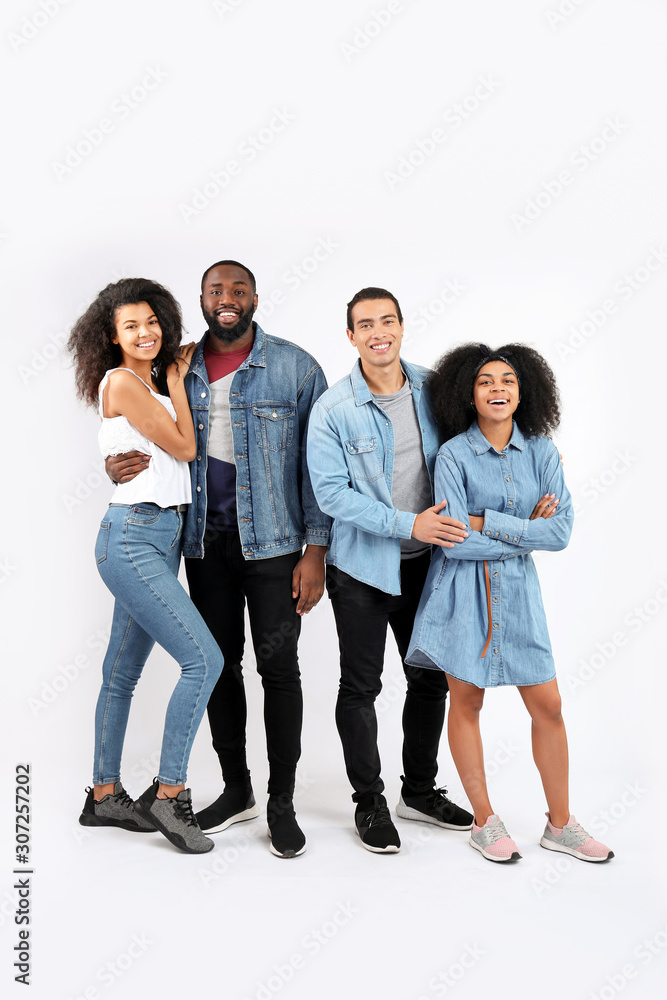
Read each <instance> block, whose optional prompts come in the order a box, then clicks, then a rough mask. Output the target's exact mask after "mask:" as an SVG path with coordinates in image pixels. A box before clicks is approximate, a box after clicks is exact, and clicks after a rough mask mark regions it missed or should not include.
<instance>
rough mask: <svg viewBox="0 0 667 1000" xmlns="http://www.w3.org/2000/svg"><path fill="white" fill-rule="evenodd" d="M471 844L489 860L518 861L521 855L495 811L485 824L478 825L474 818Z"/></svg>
mask: <svg viewBox="0 0 667 1000" xmlns="http://www.w3.org/2000/svg"><path fill="white" fill-rule="evenodd" d="M470 846H471V847H474V848H475V850H476V851H479V853H480V854H481V855H482V857H484V858H486V859H487V861H518V860H519V858H520V857H521V854H520V852H519V848H518V847H517V846H516V844H515V843H514V841H513V840H512V838H511V837H510V835H509V834H508V832H507V830H506V829H505V824H504V823H503V821H502V820H501V819H500V817H499V816H496V815H495V813H494V814H493V815H492V816H489V818H488V819H487V821H486V823H485V824H484V826H477V824H476V823H475V821H474V820H473V823H472V833H471V834H470Z"/></svg>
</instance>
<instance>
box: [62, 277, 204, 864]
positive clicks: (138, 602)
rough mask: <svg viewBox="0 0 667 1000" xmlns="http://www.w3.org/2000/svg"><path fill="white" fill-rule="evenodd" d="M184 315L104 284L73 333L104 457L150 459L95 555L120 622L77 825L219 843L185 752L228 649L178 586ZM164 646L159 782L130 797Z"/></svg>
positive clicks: (114, 503) (155, 296)
mask: <svg viewBox="0 0 667 1000" xmlns="http://www.w3.org/2000/svg"><path fill="white" fill-rule="evenodd" d="M181 333H182V324H181V311H180V307H179V305H178V303H177V302H176V300H175V299H174V298H173V296H172V295H171V293H170V292H168V291H167V289H166V288H163V287H162V286H161V285H158V284H157V283H156V282H154V281H148V280H146V279H143V278H124V279H123V280H122V281H118V282H116V283H115V284H111V285H107V287H106V288H104V289H103V290H102V291H101V292H100V293H99V295H98V296H97V298H96V299H95V301H94V302H93V303H92V304H91V305H90V306H89V307H88V309H87V310H86V312H85V313H84V314H83V316H81V317H80V318H79V320H77V322H76V323H75V325H74V328H73V329H72V333H71V336H70V339H69V343H68V347H69V350H70V351H71V352H72V354H73V356H74V365H75V376H76V385H77V391H78V395H79V396H81V397H82V398H83V399H84V400H85V401H86V402H87V403H89V404H91V405H93V404H96V405H98V407H99V414H100V418H101V420H102V426H101V428H100V432H99V443H100V448H101V451H102V454H103V455H104V456H105V457H106V456H108V455H114V454H120V453H123V452H128V451H132V450H136V451H138V452H140V453H142V454H144V455H150V460H149V461H148V464H147V465H146V467H145V468H144V469H143V471H142V472H140V473H139V475H137V476H136V477H135V478H134V479H132V480H131V481H130V482H124V483H121V484H119V485H118V486H117V488H116V491H115V493H114V494H113V496H112V499H111V503H110V505H109V509H108V510H107V513H106V515H105V517H104V518H103V520H102V523H101V525H100V530H99V534H98V537H97V543H96V547H95V557H96V560H97V566H98V569H99V572H100V575H101V577H102V579H103V580H104V582H105V584H106V585H107V587H108V588H109V590H110V591H111V593H112V594H113V595H114V597H115V599H116V601H115V606H114V614H113V623H112V626H111V636H110V639H109V646H108V649H107V652H106V656H105V658H104V664H103V667H102V688H101V690H100V694H99V698H98V701H97V709H96V713H95V757H94V777H93V787H92V788H89V789H88V795H87V798H86V801H85V804H84V807H83V812H82V813H81V817H80V820H79V822H80V823H81V824H82V825H83V826H115V827H120V828H122V829H125V830H132V831H136V832H144V831H145V832H148V831H150V830H155V829H158V830H160V832H161V833H163V834H164V835H165V836H166V837H167V839H168V840H170V841H171V843H173V844H174V845H175V846H176V847H178V848H180V849H181V850H182V851H185V852H186V853H189V854H201V853H204V852H206V851H209V850H211V849H212V847H213V841H212V840H210V839H209V838H208V837H205V836H204V835H203V834H202V832H201V830H200V829H199V826H198V824H197V821H196V819H195V817H194V814H193V812H192V802H191V796H190V790H189V789H186V788H185V784H184V783H185V780H186V772H187V764H188V758H189V755H190V750H191V747H192V742H193V740H194V737H195V734H196V732H197V729H198V727H199V723H200V722H201V719H202V716H203V714H204V710H205V708H206V703H207V701H208V698H209V695H210V693H211V691H212V690H213V687H214V685H215V682H216V680H217V679H218V676H219V674H220V671H221V670H222V655H221V653H220V650H219V648H218V645H217V643H216V642H215V641H214V639H213V637H212V636H211V634H210V632H209V630H208V628H207V627H206V625H205V624H204V621H203V619H202V617H201V615H200V614H199V612H198V611H197V610H196V608H195V606H194V605H193V603H192V602H191V600H190V598H189V597H188V595H187V593H186V591H185V590H184V589H183V587H182V586H181V584H180V583H179V582H178V567H179V563H180V538H181V530H182V527H183V521H184V516H185V511H186V509H187V505H188V503H189V502H190V499H191V494H190V473H189V468H188V461H190V460H192V459H194V457H195V435H194V428H193V425H192V417H191V414H190V408H189V406H188V401H187V397H186V394H185V388H184V384H183V375H184V374H185V371H187V365H183V363H182V362H181V361H180V360H179V359H178V349H179V344H180V341H181ZM156 642H158V643H159V644H160V645H161V646H162V647H163V648H164V649H165V650H166V651H167V652H168V653H170V654H171V655H172V656H173V657H174V659H175V660H176V661H177V662H178V663H179V665H180V670H181V673H180V677H179V679H178V682H177V684H176V686H175V688H174V691H173V693H172V695H171V699H170V701H169V705H168V707H167V714H166V718H165V725H164V737H163V741H162V754H161V758H160V769H159V777H158V778H156V779H155V781H154V782H153V784H152V785H151V787H150V788H148V789H147V790H146V792H144V794H143V795H142V796H141V797H140V798H139V799H137V801H136V802H133V801H132V799H131V798H130V796H129V795H128V793H127V792H126V791H125V789H124V788H123V785H122V784H121V781H120V761H121V754H122V749H123V742H124V738H125V731H126V728H127V721H128V716H129V711H130V703H131V699H132V694H133V692H134V688H135V685H136V683H137V681H138V680H139V677H140V676H141V672H142V669H143V666H144V664H145V662H146V660H147V658H148V655H149V653H150V651H151V649H152V648H153V645H154V644H155V643H156Z"/></svg>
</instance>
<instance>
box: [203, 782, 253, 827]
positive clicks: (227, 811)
mask: <svg viewBox="0 0 667 1000" xmlns="http://www.w3.org/2000/svg"><path fill="white" fill-rule="evenodd" d="M196 816H197V822H198V823H199V826H200V827H201V829H202V832H203V833H221V832H222V831H223V830H226V829H227V827H228V826H232V825H233V824H234V823H243V822H244V821H245V820H247V819H255V818H256V817H257V816H259V806H258V805H257V803H256V802H255V796H254V795H253V794H252V788H251V787H250V785H246V784H243V785H241V786H238V785H235V784H229V785H225V790H224V791H223V793H222V795H220V796H218V798H217V799H216V800H215V802H212V803H211V805H210V806H208V807H207V808H206V809H202V810H201V812H198V813H197V814H196Z"/></svg>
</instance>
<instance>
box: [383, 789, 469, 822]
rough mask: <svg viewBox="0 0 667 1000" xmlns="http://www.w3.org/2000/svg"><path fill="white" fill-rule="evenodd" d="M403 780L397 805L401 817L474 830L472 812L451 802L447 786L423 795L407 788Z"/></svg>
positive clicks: (397, 812) (397, 811) (397, 813)
mask: <svg viewBox="0 0 667 1000" xmlns="http://www.w3.org/2000/svg"><path fill="white" fill-rule="evenodd" d="M401 777H402V776H401ZM402 781H403V791H402V793H401V797H400V798H399V800H398V805H397V806H396V815H397V816H400V817H401V819H416V820H417V821H419V822H421V823H433V824H434V825H435V826H441V827H444V829H445V830H472V821H473V815H472V813H469V812H467V810H465V809H461V807H460V806H457V805H456V804H455V803H454V802H450V801H449V799H448V798H447V789H446V788H432V789H431V790H430V791H428V792H423V793H422V794H421V795H415V794H414V793H411V792H409V791H407V790H406V785H405V779H404V778H402Z"/></svg>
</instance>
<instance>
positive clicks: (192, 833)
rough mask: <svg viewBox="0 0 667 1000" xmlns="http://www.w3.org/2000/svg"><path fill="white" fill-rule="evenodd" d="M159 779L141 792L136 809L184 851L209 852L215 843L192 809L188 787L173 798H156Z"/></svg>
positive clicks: (189, 852)
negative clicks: (200, 826)
mask: <svg viewBox="0 0 667 1000" xmlns="http://www.w3.org/2000/svg"><path fill="white" fill-rule="evenodd" d="M157 790H158V780H157V778H154V779H153V784H152V785H151V786H150V787H149V788H147V789H146V791H145V792H144V793H143V795H140V796H139V798H138V799H137V800H136V802H135V806H136V810H137V812H138V813H139V815H140V816H142V817H144V819H146V820H149V821H150V822H152V823H153V824H154V825H155V826H156V827H157V829H158V830H159V831H160V833H163V834H164V835H165V837H166V838H167V840H168V841H169V842H170V843H172V844H173V845H174V847H178V849H179V851H184V852H185V854H206V853H208V851H212V850H213V848H214V847H215V844H214V843H213V841H212V840H210V839H209V838H208V837H205V836H204V834H203V833H202V832H201V830H200V829H199V823H198V822H197V820H196V819H195V814H194V813H193V811H192V797H191V794H190V789H189V788H184V789H183V791H182V792H179V793H178V795H175V796H173V797H172V798H167V799H159V798H158V797H157Z"/></svg>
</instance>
